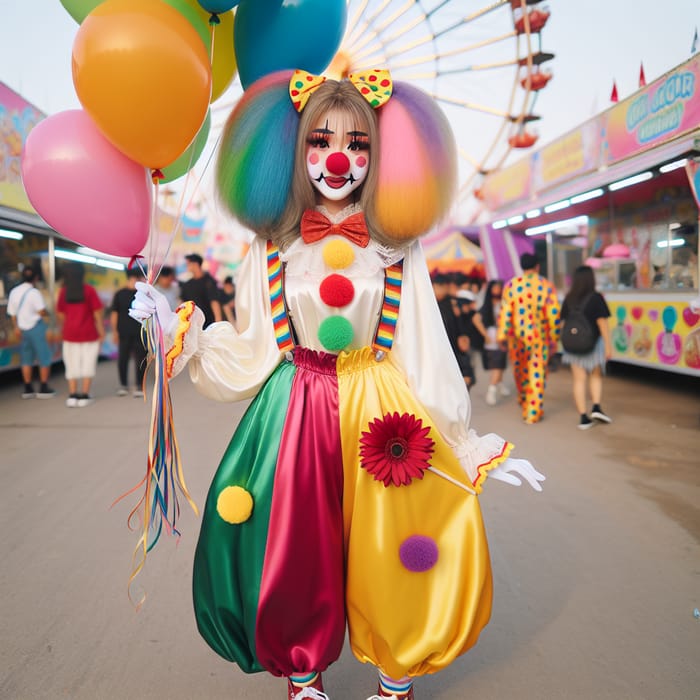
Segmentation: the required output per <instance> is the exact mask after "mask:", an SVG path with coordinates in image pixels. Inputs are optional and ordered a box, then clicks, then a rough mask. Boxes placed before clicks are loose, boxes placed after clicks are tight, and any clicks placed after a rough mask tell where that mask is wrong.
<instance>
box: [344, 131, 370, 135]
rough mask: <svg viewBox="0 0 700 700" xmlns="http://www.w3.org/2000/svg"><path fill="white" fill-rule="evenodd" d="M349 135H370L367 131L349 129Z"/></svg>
mask: <svg viewBox="0 0 700 700" xmlns="http://www.w3.org/2000/svg"><path fill="white" fill-rule="evenodd" d="M348 136H369V134H368V133H367V132H366V131H348Z"/></svg>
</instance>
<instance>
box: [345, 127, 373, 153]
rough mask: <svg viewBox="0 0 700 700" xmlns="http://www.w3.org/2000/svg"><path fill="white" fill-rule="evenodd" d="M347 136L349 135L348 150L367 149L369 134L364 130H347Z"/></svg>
mask: <svg viewBox="0 0 700 700" xmlns="http://www.w3.org/2000/svg"><path fill="white" fill-rule="evenodd" d="M348 136H349V137H350V143H349V144H348V150H349V151H367V150H369V135H368V134H366V133H365V132H364V131H348Z"/></svg>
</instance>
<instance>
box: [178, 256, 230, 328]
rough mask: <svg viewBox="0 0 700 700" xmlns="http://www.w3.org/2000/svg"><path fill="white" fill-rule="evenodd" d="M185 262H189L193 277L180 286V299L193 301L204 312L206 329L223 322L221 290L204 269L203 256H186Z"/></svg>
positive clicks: (188, 265)
mask: <svg viewBox="0 0 700 700" xmlns="http://www.w3.org/2000/svg"><path fill="white" fill-rule="evenodd" d="M185 260H187V271H188V272H189V273H190V275H191V277H190V279H188V280H187V282H184V283H182V284H181V285H180V299H181V300H182V301H192V302H194V304H195V305H196V306H197V308H199V309H201V310H202V313H203V314H204V327H205V328H206V327H207V326H209V325H210V324H212V323H214V322H216V321H222V320H223V314H222V312H221V303H220V302H219V288H218V286H217V284H216V280H215V279H214V278H213V277H212V276H211V275H210V274H209V273H208V272H205V271H204V270H203V269H202V264H203V262H204V260H203V258H202V256H201V255H199V254H198V253H191V254H190V255H186V256H185Z"/></svg>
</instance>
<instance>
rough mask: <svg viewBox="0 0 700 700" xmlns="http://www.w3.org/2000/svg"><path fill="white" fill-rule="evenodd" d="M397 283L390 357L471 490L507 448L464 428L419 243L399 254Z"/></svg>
mask: <svg viewBox="0 0 700 700" xmlns="http://www.w3.org/2000/svg"><path fill="white" fill-rule="evenodd" d="M403 270H404V272H403V284H402V289H401V303H400V308H399V317H398V321H397V324H396V336H395V339H394V345H393V348H392V359H393V361H394V362H395V363H396V364H397V366H398V367H399V369H400V370H401V371H402V372H403V374H404V376H405V377H406V380H407V382H408V385H409V386H410V387H411V390H412V391H413V392H414V394H415V395H416V397H417V398H418V400H419V401H420V402H421V404H422V405H423V406H424V407H425V408H426V409H427V411H428V413H429V414H430V416H431V418H432V419H433V421H434V423H435V426H436V427H437V429H438V430H439V431H440V433H441V435H442V437H443V438H444V439H445V441H446V442H447V443H448V444H449V445H450V446H451V447H452V449H453V450H454V452H455V454H456V456H457V458H458V459H459V461H460V463H461V464H462V466H463V467H464V470H465V472H466V473H467V475H468V476H469V479H470V480H471V482H472V484H473V485H474V487H475V490H476V491H477V492H479V491H481V485H482V484H483V482H484V480H485V479H486V475H487V472H488V471H489V470H490V469H493V468H494V467H496V466H498V465H499V464H500V463H502V462H504V461H505V460H506V458H507V457H508V454H509V453H510V451H511V449H512V448H513V446H512V445H511V444H510V443H509V442H507V441H505V440H504V439H503V438H501V437H499V436H498V435H495V434H494V433H489V434H487V435H483V436H479V435H477V433H476V431H475V430H473V429H472V428H471V427H470V421H471V402H470V400H469V393H468V391H467V388H466V385H465V383H464V379H463V377H462V373H461V372H460V370H459V366H458V364H457V360H456V358H455V355H454V352H453V351H452V348H451V346H450V343H449V340H448V339H447V333H446V332H445V327H444V325H443V322H442V318H441V316H440V311H439V309H438V305H437V302H436V300H435V294H434V293H433V288H432V285H431V283H430V276H429V274H428V268H427V266H426V264H425V258H424V256H423V251H422V249H421V247H420V243H418V242H416V243H414V244H413V245H412V246H411V247H410V248H409V249H408V251H407V253H406V256H405V258H404V268H403Z"/></svg>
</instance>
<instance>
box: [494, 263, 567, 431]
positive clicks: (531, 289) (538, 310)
mask: <svg viewBox="0 0 700 700" xmlns="http://www.w3.org/2000/svg"><path fill="white" fill-rule="evenodd" d="M520 267H521V268H522V274H521V275H518V276H517V277H514V278H513V279H511V280H509V281H508V282H506V284H505V286H504V288H503V298H502V300H501V311H500V314H499V319H498V332H497V339H498V341H499V342H500V343H506V342H507V343H508V349H509V354H510V361H511V364H512V366H513V375H514V378H515V387H516V390H517V394H518V402H519V403H520V407H521V410H522V417H523V421H524V422H525V423H528V424H532V423H537V422H538V421H539V420H541V419H542V416H543V414H544V390H545V384H546V381H547V366H548V362H549V357H550V355H551V354H552V353H554V352H556V347H557V342H558V340H559V301H558V299H557V293H556V290H555V289H554V285H553V284H551V282H549V281H548V280H547V279H545V278H544V277H542V275H540V274H539V269H540V266H539V262H538V261H537V258H536V256H534V255H532V254H531V253H523V254H522V255H521V256H520Z"/></svg>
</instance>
